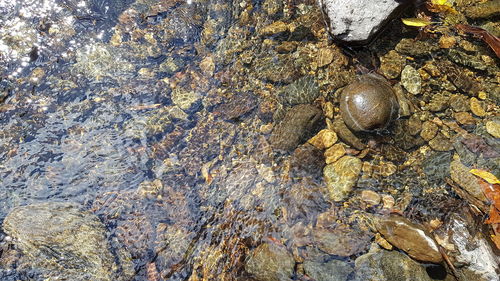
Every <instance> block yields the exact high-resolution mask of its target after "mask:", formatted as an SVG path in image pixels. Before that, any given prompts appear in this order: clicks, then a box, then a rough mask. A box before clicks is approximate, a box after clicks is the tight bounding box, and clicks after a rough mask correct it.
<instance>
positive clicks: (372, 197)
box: [361, 190, 380, 205]
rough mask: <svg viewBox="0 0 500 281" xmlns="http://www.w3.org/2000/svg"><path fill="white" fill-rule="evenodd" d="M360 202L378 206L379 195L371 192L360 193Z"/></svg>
mask: <svg viewBox="0 0 500 281" xmlns="http://www.w3.org/2000/svg"><path fill="white" fill-rule="evenodd" d="M361 200H363V202H365V203H367V204H369V205H378V204H379V203H380V195H378V193H377V192H375V191H372V190H363V191H361Z"/></svg>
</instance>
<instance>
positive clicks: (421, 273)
mask: <svg viewBox="0 0 500 281" xmlns="http://www.w3.org/2000/svg"><path fill="white" fill-rule="evenodd" d="M355 268H356V279H355V280H366V279H368V280H397V281H410V280H412V281H413V280H415V281H430V280H433V279H431V278H430V277H429V275H428V274H427V272H426V270H425V268H424V267H423V266H422V265H420V264H419V263H418V262H416V261H414V260H412V259H410V258H409V257H408V256H406V255H404V254H402V253H400V252H396V251H384V250H379V251H376V252H370V253H368V254H365V255H362V256H360V257H359V258H357V259H356V266H355Z"/></svg>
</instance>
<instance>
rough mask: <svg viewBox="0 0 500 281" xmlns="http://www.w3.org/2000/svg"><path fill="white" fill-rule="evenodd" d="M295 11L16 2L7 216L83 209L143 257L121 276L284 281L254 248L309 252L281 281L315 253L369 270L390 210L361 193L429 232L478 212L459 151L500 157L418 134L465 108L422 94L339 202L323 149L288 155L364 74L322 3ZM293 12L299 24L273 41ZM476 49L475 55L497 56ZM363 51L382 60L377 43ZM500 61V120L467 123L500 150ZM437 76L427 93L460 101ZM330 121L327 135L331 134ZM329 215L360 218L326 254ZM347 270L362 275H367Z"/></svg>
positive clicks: (10, 43) (490, 164) (6, 104)
mask: <svg viewBox="0 0 500 281" xmlns="http://www.w3.org/2000/svg"><path fill="white" fill-rule="evenodd" d="M292 2H293V1H292ZM292 2H288V1H287V2H286V3H285V4H287V5H284V3H283V2H281V1H232V2H231V1H222V0H206V1H190V0H188V1H187V2H186V1H184V0H168V1H152V0H137V1H135V2H134V1H132V0H129V1H114V0H78V1H76V0H75V1H73V0H67V1H65V0H51V1H28V0H26V1H21V0H18V1H6V0H5V1H4V0H0V15H1V19H0V26H1V28H0V61H1V63H2V64H1V65H0V74H1V78H0V89H1V93H0V98H2V99H3V100H4V101H3V102H2V103H1V104H0V128H1V131H0V221H2V220H4V219H5V217H6V216H7V214H8V213H9V212H10V211H12V210H13V208H15V207H17V206H24V205H31V204H36V203H41V202H72V203H76V204H78V205H79V206H81V207H82V208H83V209H85V210H89V211H90V212H92V213H93V214H95V215H97V217H99V219H100V220H101V221H102V222H103V223H104V225H105V227H106V230H107V238H108V239H109V240H110V241H113V242H110V243H111V245H112V246H110V247H111V248H115V249H125V251H126V252H127V253H128V254H129V255H130V258H129V263H131V268H133V269H131V270H129V271H127V270H125V268H126V267H125V266H123V268H122V269H121V270H122V271H123V274H121V273H120V274H121V275H123V276H128V278H129V279H133V280H151V281H152V280H188V279H189V280H236V279H239V280H249V278H256V279H257V280H278V279H273V278H277V277H269V278H270V279H266V278H267V277H262V275H259V273H255V269H249V267H251V266H249V265H248V259H249V258H248V256H249V253H250V252H251V251H252V249H255V248H256V247H258V245H260V244H261V243H263V242H265V243H269V244H272V245H280V247H286V249H288V251H289V253H290V254H289V255H290V256H293V258H294V260H295V262H296V265H295V266H293V267H292V270H294V272H293V273H292V274H291V275H290V276H286V274H285V273H283V274H285V275H283V276H286V278H292V279H294V280H311V279H307V278H310V277H307V276H308V274H307V272H308V269H307V268H306V272H305V273H304V269H303V268H302V269H301V266H302V263H303V262H304V257H306V258H305V260H306V261H307V257H309V258H311V257H319V256H321V258H318V259H319V260H322V261H331V260H339V261H342V262H344V263H345V264H346V265H347V266H348V267H349V268H351V267H352V268H353V267H354V260H355V259H356V257H358V256H360V255H361V254H363V253H366V252H367V251H368V249H369V247H370V241H373V239H374V238H373V234H369V233H370V231H369V230H368V229H367V228H366V227H364V224H363V222H365V221H366V220H369V219H366V218H365V216H364V215H363V214H364V213H383V214H385V215H387V214H388V213H390V211H389V210H386V211H381V210H382V209H383V208H382V203H377V204H375V205H373V206H372V205H370V204H369V203H367V202H366V201H363V200H362V199H360V198H361V197H360V192H361V190H370V191H375V192H377V193H378V194H387V195H391V196H393V199H395V202H396V207H395V208H394V209H395V210H393V211H394V212H396V213H397V212H399V213H401V214H404V215H405V216H406V217H408V218H411V219H412V220H415V221H417V222H419V223H423V222H426V221H428V220H430V219H432V218H435V219H440V220H442V221H446V220H447V219H449V218H450V216H451V214H452V213H457V212H458V210H460V209H461V208H462V207H463V206H465V205H466V204H464V203H463V199H461V197H460V196H458V195H457V194H455V193H454V192H453V191H452V188H451V187H450V186H448V185H446V181H445V180H446V178H448V177H449V176H450V175H449V174H450V162H451V161H452V160H453V157H454V154H460V156H461V159H462V162H464V163H465V164H466V165H470V166H475V167H479V166H480V167H481V168H485V169H489V170H490V171H492V172H493V173H496V175H498V156H497V155H494V157H482V156H478V154H480V153H475V152H474V151H473V150H472V152H471V148H470V147H471V146H467V142H462V141H461V139H463V138H465V137H462V138H458V137H457V138H455V135H458V133H457V131H453V129H450V128H453V127H452V126H451V125H450V124H449V123H446V122H445V125H444V127H446V126H448V127H446V128H447V129H445V132H444V133H442V132H441V129H440V131H439V132H438V134H444V135H443V136H444V138H445V139H446V142H447V143H448V146H447V147H444V148H443V147H440V146H439V145H435V144H429V143H428V142H427V141H429V140H423V139H422V138H420V137H419V135H418V132H417V133H416V134H413V133H412V132H411V130H413V127H409V126H412V124H413V123H411V122H410V121H415V122H417V121H418V120H416V119H420V120H422V121H428V120H434V121H435V123H436V124H438V123H439V120H444V121H448V119H446V118H447V117H449V116H450V114H451V113H450V112H452V109H450V108H448V107H449V106H448V104H449V103H447V105H443V106H444V107H443V108H442V109H440V108H438V109H437V110H432V111H429V110H428V109H426V108H425V106H423V109H421V108H422V107H421V104H420V103H419V102H420V101H422V102H424V104H427V105H429V104H431V106H440V105H439V104H438V105H434V103H436V102H438V101H434V103H433V100H432V99H433V98H432V96H430V95H427V94H425V93H424V94H423V95H421V96H415V95H413V96H412V95H410V98H408V99H409V100H410V102H409V103H410V104H412V105H411V106H410V108H412V106H413V109H409V110H410V111H409V113H407V115H406V116H402V117H401V119H399V120H398V121H397V122H396V123H395V124H393V126H391V127H390V128H389V129H388V130H386V131H384V132H380V133H377V134H375V135H371V134H361V135H359V136H358V137H359V139H360V140H361V141H362V142H363V143H369V140H370V143H375V144H376V145H375V146H374V147H375V148H374V149H373V150H364V149H354V148H352V147H353V146H351V147H350V148H347V154H351V155H358V156H359V155H360V154H358V153H361V154H363V153H368V156H359V158H360V159H363V161H364V163H366V164H364V166H363V170H362V172H360V173H361V175H360V177H359V179H358V180H357V182H356V190H355V191H353V192H352V194H351V195H350V196H349V198H346V199H345V200H343V201H342V202H333V201H332V200H330V199H329V197H328V192H327V191H326V187H325V182H324V179H323V170H322V169H323V167H324V166H325V163H324V161H325V160H324V158H323V151H321V150H318V149H315V148H312V146H311V147H304V146H301V147H302V149H303V151H302V152H301V150H299V151H297V150H295V152H294V149H295V148H294V149H292V150H291V151H288V152H282V151H276V150H275V149H273V147H272V146H271V144H270V143H269V142H270V141H269V138H270V135H271V132H272V129H273V126H274V127H275V126H276V124H278V123H279V122H280V121H281V120H283V118H286V112H287V110H289V109H290V108H292V107H293V106H296V105H298V104H314V105H315V106H316V107H318V108H320V109H321V110H322V111H323V112H327V115H328V112H330V111H331V113H333V115H334V116H337V115H338V103H337V99H338V92H337V90H338V89H340V88H341V87H343V86H345V85H346V84H347V83H349V82H351V81H353V80H355V78H356V75H358V74H359V73H357V72H356V67H355V63H354V62H353V59H352V57H350V56H349V55H353V53H352V52H353V49H346V50H344V51H343V50H341V49H340V48H339V47H337V46H335V45H332V42H331V40H330V39H329V36H328V33H327V32H326V29H325V26H324V21H323V18H322V14H321V13H320V12H319V10H318V9H317V7H316V6H315V3H313V2H310V1H305V2H301V3H295V2H293V3H292ZM298 2H300V1H298ZM278 20H283V21H286V22H287V23H290V26H292V25H294V26H295V29H293V28H289V29H290V30H291V31H290V30H289V31H283V32H277V31H276V30H272V31H269V32H268V33H269V34H267V33H263V32H262V31H261V30H262V29H263V27H265V26H268V25H270V24H271V23H273V22H275V21H278ZM393 25H395V26H399V25H397V24H393ZM392 27H394V26H392ZM277 28H279V27H277ZM292 29H293V30H292ZM415 36H416V32H415V31H412V30H405V31H403V32H395V33H394V35H390V36H385V37H383V38H382V39H380V40H381V41H380V42H381V43H379V44H378V45H377V44H375V45H372V47H371V48H377V50H378V52H379V53H377V54H375V56H378V55H380V54H385V53H386V52H387V51H388V50H390V49H393V48H394V46H395V44H396V43H397V42H398V40H399V39H397V38H398V37H407V38H414V37H415ZM287 42H288V43H287ZM478 45H479V46H481V47H480V48H479V49H476V51H475V52H476V53H478V52H482V54H488V55H490V56H491V51H487V47H485V46H484V45H482V43H480V42H479V41H475V42H474V46H478ZM328 48H329V50H330V53H333V54H332V56H333V58H332V59H331V60H330V61H329V62H327V63H326V64H323V62H322V61H321V58H320V57H321V56H320V55H318V52H319V50H322V49H328ZM431 49H432V48H431ZM430 52H435V54H432V55H424V56H423V57H422V56H419V55H415V57H416V64H418V65H419V66H422V65H423V64H424V62H425V61H427V60H430V58H431V57H433V56H435V57H441V56H444V57H446V55H443V53H442V52H440V51H436V50H435V49H432V50H430ZM330 53H329V55H330ZM401 53H402V54H404V56H411V55H409V54H407V53H405V52H404V51H402V52H401ZM320 54H322V53H320ZM346 54H349V55H346ZM354 54H355V55H354V56H365V57H364V58H362V59H360V60H362V61H369V56H370V55H369V52H367V51H360V52H358V50H357V49H356V50H354ZM492 59H493V63H491V64H489V65H488V69H484V70H478V71H477V73H476V72H475V74H477V75H479V80H480V81H481V82H482V83H483V84H482V85H484V89H485V90H484V91H486V92H488V93H489V99H487V100H485V101H482V102H483V103H485V105H483V106H484V107H485V108H486V110H487V111H488V112H489V113H488V114H487V115H486V117H484V116H483V117H480V118H476V121H475V123H474V124H472V123H470V124H465V125H464V126H462V127H464V128H465V129H464V130H466V131H467V132H469V133H472V134H477V135H479V136H481V137H482V138H484V139H485V141H483V142H481V143H485V145H487V146H488V147H491V148H488V149H490V150H488V151H491V150H493V151H495V150H496V151H497V154H498V147H499V144H498V138H495V137H492V136H490V135H488V133H486V131H485V128H484V126H483V124H482V123H481V122H482V120H483V119H484V120H486V119H488V120H493V121H495V122H498V120H497V119H495V118H497V117H498V111H497V106H498V100H495V98H498V96H495V95H496V94H495V93H497V92H498V89H496V91H497V92H494V91H495V90H490V89H495V87H498V73H499V72H498V64H497V62H498V59H497V58H494V57H493V58H492ZM495 59H496V61H495ZM408 63H411V60H410V59H408ZM374 68H377V67H376V66H374ZM399 71H401V69H400V70H399ZM441 71H442V70H441ZM495 75H496V76H495ZM432 76H433V77H432V78H428V82H426V83H427V84H426V86H424V87H427V88H426V89H424V90H422V92H425V91H429V92H430V91H431V90H433V89H438V91H440V90H442V88H445V89H444V90H445V91H449V92H452V93H453V94H455V93H459V90H457V87H456V85H455V86H454V85H452V83H450V82H447V83H448V84H449V85H448V84H446V85H444V86H442V85H441V86H440V85H438V84H440V83H439V82H437V81H438V77H435V76H434V75H432ZM301 77H305V78H301ZM495 77H496V78H495ZM299 78H300V79H299ZM495 79H497V80H495ZM398 80H399V78H396V79H392V82H394V83H393V84H395V83H397V82H398ZM297 81H299V82H297ZM290 84H292V85H293V86H291V87H289V88H287V86H288V85H290ZM395 87H397V86H395ZM439 87H441V88H439ZM446 87H448V88H446ZM399 88H400V89H401V91H403V90H402V88H401V86H399ZM452 88H455V90H452ZM449 92H448V93H449ZM283 93H285V97H283ZM286 93H290V94H289V96H286ZM406 94H408V93H407V92H406ZM446 95H448V94H446ZM464 96H466V95H465V94H464ZM447 98H449V96H447ZM447 106H448V107H447ZM428 107H429V106H428ZM428 107H427V108H428ZM466 107H467V108H466V109H464V110H466V111H468V110H470V109H469V108H468V105H467V104H466ZM415 108H420V110H416V109H415ZM430 112H432V113H430ZM433 114H434V115H433ZM414 115H417V117H413V119H412V116H414ZM434 117H435V118H438V119H439V118H441V119H439V120H438V121H436V119H433V118H434ZM322 118H323V120H325V119H324V117H322ZM326 119H328V120H326V121H324V122H323V123H321V128H319V129H323V128H327V127H328V128H330V127H331V124H329V122H330V123H331V122H332V120H329V119H332V118H331V117H328V116H327V118H326ZM408 120H410V121H408ZM418 122H420V121H418ZM410 123H411V124H410ZM420 123H422V122H420ZM455 124H456V123H455ZM420 125H421V124H420ZM440 126H441V127H440V128H442V127H443V125H442V123H441V125H440ZM420 128H421V127H420ZM317 131H318V130H316V131H315V132H314V133H316V132H317ZM460 132H461V131H460ZM433 137H434V136H433ZM284 138H286V136H284ZM305 141H306V140H303V141H302V143H304V142H305ZM438 141H439V140H436V142H438ZM464 143H465V144H464ZM429 145H430V146H429ZM483 148H484V147H483ZM467 149H469V150H467ZM358 150H363V152H359V151H358ZM486 150H487V149H486ZM318 151H319V152H318ZM476 152H477V151H476ZM491 153H493V152H491ZM493 154H494V153H493ZM358 156H357V157H358ZM318 159H319V160H318ZM358 191H359V192H358ZM328 212H330V213H331V214H332V216H331V220H333V221H332V222H331V223H332V224H338V225H339V226H340V225H342V226H344V225H349V227H346V230H345V231H346V232H349V231H352V233H351V232H349V233H351V234H349V235H348V237H352V239H350V240H349V239H347V240H346V241H344V245H343V249H341V250H338V251H334V250H332V253H329V254H326V253H325V251H324V248H325V247H322V246H318V247H319V248H320V249H321V250H323V252H321V251H320V250H318V249H317V248H316V244H317V243H318V241H320V242H319V243H320V244H321V243H325V244H326V242H324V240H325V239H323V238H322V236H321V235H319V234H315V233H316V232H315V231H317V229H319V226H317V225H319V220H320V219H319V218H318V217H319V216H320V214H325V213H328ZM322 218H323V219H324V216H322ZM327 220H328V219H327ZM323 223H326V222H323ZM367 224H368V223H367ZM342 231H344V230H342ZM342 231H341V232H342ZM317 233H320V231H319V230H318V232H317ZM333 233H336V232H335V231H334V232H333ZM342 233H344V232H342ZM325 235H326V234H325ZM328 235H336V234H328ZM311 237H314V239H313V238H311ZM311 239H312V241H311ZM314 241H316V242H314ZM321 241H323V242H321ZM344 248H345V249H344ZM115 251H118V250H115ZM320 252H321V253H320ZM5 253H6V252H4V256H5V255H6V254H5ZM304 253H306V254H304ZM1 254H2V252H0V255H1ZM4 260H5V259H4ZM23 262H24V264H23ZM13 264H15V265H16V266H14V267H17V269H12V268H11V269H10V270H11V271H8V270H7V269H4V266H1V267H2V270H3V274H4V275H3V276H17V277H9V278H20V279H25V280H43V278H44V277H46V276H52V278H56V279H54V280H59V279H57V278H63V277H64V274H67V273H64V271H61V272H62V273H60V272H58V271H57V270H50V269H49V270H48V272H46V271H44V270H43V269H40V268H38V267H37V266H33V267H31V266H30V263H29V262H27V261H26V260H23V259H22V258H21V259H20V260H19V261H16V262H13ZM245 264H246V265H247V267H246V270H245ZM21 265H22V266H21ZM5 268H8V266H5ZM444 268H445V266H444V265H442V266H441V267H440V269H439V270H438V271H441V273H442V271H446V270H445V269H444ZM252 270H253V271H252ZM259 270H264V269H257V271H259ZM268 270H269V269H268ZM14 271H15V272H17V273H13V272H14ZM6 272H7V273H6ZM9 272H10V273H9ZM119 272H120V270H119ZM9 274H11V275H9ZM15 274H18V275H15ZM127 274H128V275H127ZM344 275H345V276H346V279H345V280H352V279H354V278H355V276H358V275H356V273H353V272H352V269H351V271H348V272H347V274H344ZM438 275H439V274H438ZM0 276H1V275H0ZM252 276H253V277H252ZM255 276H257V277H255ZM259 276H261V277H259ZM445 276H446V274H445ZM5 278H7V277H5ZM70 278H78V277H70ZM259 278H260V279H259ZM283 278H285V277H283ZM286 278H285V279H283V280H286ZM356 278H359V276H358V277H356ZM448 278H450V277H448ZM125 279H126V278H125ZM6 280H10V279H6ZM61 280H62V279H61ZM74 280H77V279H74ZM280 280H281V279H280ZM339 280H341V279H339ZM442 280H444V278H443V279H442ZM485 280H487V279H485ZM492 280H493V279H492Z"/></svg>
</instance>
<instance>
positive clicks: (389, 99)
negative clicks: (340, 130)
mask: <svg viewBox="0 0 500 281" xmlns="http://www.w3.org/2000/svg"><path fill="white" fill-rule="evenodd" d="M340 113H341V115H342V118H343V119H344V122H345V124H346V125H347V127H349V129H351V130H353V131H356V132H359V131H373V130H377V129H384V128H386V127H387V126H388V125H389V123H390V122H391V121H392V120H394V119H396V118H397V117H398V114H399V103H398V100H397V98H396V95H395V94H394V91H393V90H392V88H391V86H390V85H389V83H387V81H385V80H384V79H383V78H382V77H380V76H377V75H374V74H367V75H363V76H361V77H359V78H358V80H357V81H355V82H353V83H351V84H350V85H348V86H347V87H345V88H344V90H343V91H342V95H341V97H340Z"/></svg>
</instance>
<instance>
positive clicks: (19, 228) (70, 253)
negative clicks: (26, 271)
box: [3, 203, 127, 280]
mask: <svg viewBox="0 0 500 281" xmlns="http://www.w3.org/2000/svg"><path fill="white" fill-rule="evenodd" d="M3 229H4V230H5V231H6V233H7V234H8V235H9V236H11V237H12V238H13V239H14V241H15V244H16V245H17V246H18V247H20V248H21V249H22V251H23V252H24V253H25V254H26V255H28V256H29V258H30V260H31V261H32V262H33V265H35V266H39V267H41V268H45V269H48V270H56V271H62V272H65V275H66V276H68V277H70V276H71V279H73V280H88V279H92V280H126V279H127V277H126V276H124V278H122V277H118V275H116V274H117V272H116V270H117V269H118V268H117V264H116V263H115V259H116V256H114V254H113V252H112V251H111V249H110V245H109V244H108V242H107V237H106V230H105V228H104V225H103V224H102V223H101V222H100V221H99V219H98V218H97V217H96V216H95V215H93V214H91V213H90V212H88V211H84V210H82V209H81V207H79V206H78V205H76V204H72V203H41V204H36V205H28V206H23V207H18V208H16V209H14V210H12V212H11V213H9V215H8V216H7V217H6V218H5V221H4V223H3ZM123 262H125V261H123ZM125 263H126V262H125ZM82 272H85V274H83V275H82Z"/></svg>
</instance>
